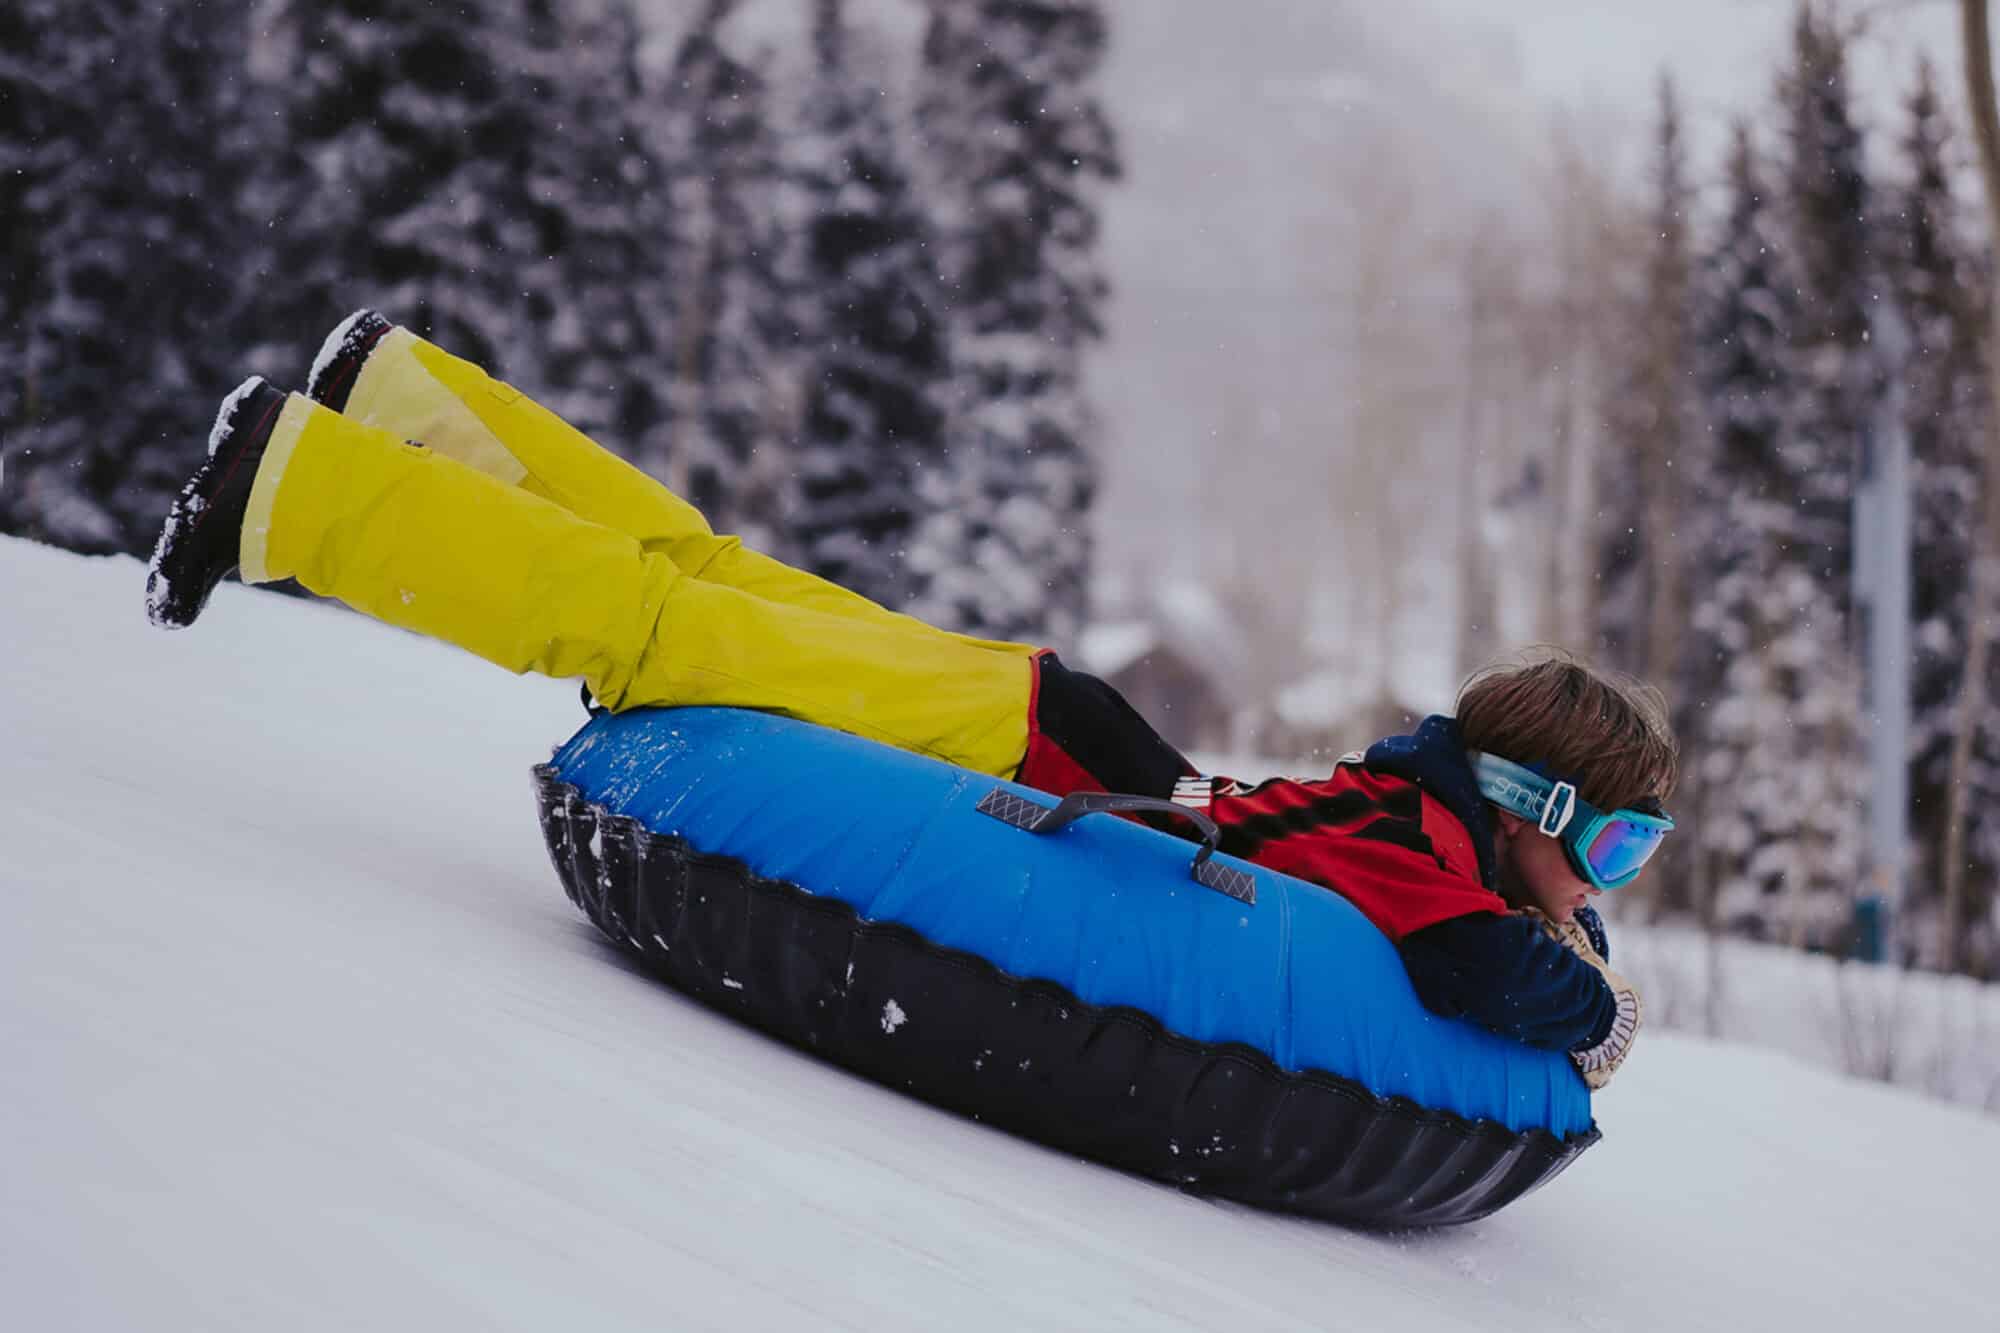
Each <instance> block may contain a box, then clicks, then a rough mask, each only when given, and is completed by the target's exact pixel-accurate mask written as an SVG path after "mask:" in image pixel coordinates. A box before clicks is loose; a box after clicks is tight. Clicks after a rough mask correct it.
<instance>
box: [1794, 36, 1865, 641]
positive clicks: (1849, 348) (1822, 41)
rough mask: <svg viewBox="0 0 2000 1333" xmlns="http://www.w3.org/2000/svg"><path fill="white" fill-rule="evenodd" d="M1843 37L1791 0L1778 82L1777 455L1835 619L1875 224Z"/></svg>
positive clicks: (1847, 583) (1843, 588)
mask: <svg viewBox="0 0 2000 1333" xmlns="http://www.w3.org/2000/svg"><path fill="white" fill-rule="evenodd" d="M1846 43H1847V38H1846V37H1845V35H1844V34H1843V33H1842V32H1841V30H1840V28H1839V26H1838V24H1836V23H1835V22H1834V20H1833V19H1832V18H1831V17H1830V16H1827V15H1824V14H1821V13H1820V12H1818V11H1817V10H1816V9H1815V8H1814V6H1813V4H1812V3H1811V0H1801V3H1800V5H1799V10H1798V15H1797V18H1796V21H1795V22H1794V24H1793V32H1792V55H1791V63H1790V65H1789V66H1788V67H1787V68H1786V70H1785V71H1784V74H1783V76H1782V77H1781V79H1780V81H1779V102H1780V114H1781V118H1782V122H1783V125H1784V134H1785V142H1786V153H1785V175H1784V192H1783V196H1782V199H1783V209H1782V213H1783V218H1784V231H1785V236H1786V253H1787V255H1788V257H1789V262H1790V264H1791V268H1792V272H1793V273H1794V275H1795V276H1796V278H1797V281H1798V284H1799V294H1798V300H1797V303H1796V305H1797V308H1796V311H1795V315H1794V322H1793V327H1792V350H1793V356H1794V360H1795V364H1796V378H1795V383H1796V385H1797V387H1798V393H1799V397H1798V401H1797V402H1796V403H1795V404H1794V405H1793V407H1792V414H1793V427H1794V429H1793V430H1792V432H1791V434H1790V438H1789V440H1788V441H1787V444H1786V448H1787V450H1788V451H1789V452H1791V453H1792V454H1794V455H1795V457H1794V458H1793V459H1792V460H1791V462H1790V464H1789V467H1788V473H1789V475H1790V477H1792V478H1793V479H1796V481H1797V482H1798V484H1799V487H1800V489H1799V491H1798V492H1797V494H1796V495H1795V496H1793V497H1792V498H1793V499H1794V500H1795V501H1796V502H1797V504H1798V506H1799V514H1800V518H1801V520H1802V526H1801V527H1800V528H1799V529H1798V531H1797V533H1796V538H1797V541H1798V546H1797V547H1796V549H1795V551H1794V554H1795V555H1796V557H1797V558H1798V559H1800V560H1802V561H1804V562H1805V564H1806V567H1807V568H1808V569H1809V570H1810V571H1811V573H1812V576H1813V577H1814V578H1815V579H1816V580H1818V581H1819V583H1820V584H1821V585H1822V586H1823V587H1824V588H1825V590H1826V595H1827V597H1828V598H1829V599H1830V601H1831V602H1832V604H1833V605H1834V606H1835V607H1836V608H1837V610H1838V612H1839V614H1840V615H1841V616H1842V617H1843V618H1844V617H1845V616H1846V614H1847V611H1848V608H1849V606H1850V603H1851V602H1852V599H1853V590H1852V565H1853V503H1854V488H1855V480H1856V472H1857V468H1858V465H1859V461H1860V459H1861V457H1862V450H1863V448H1864V437H1865V434H1866V432H1867V431H1868V429H1869V428H1870V423H1871V421H1872V419H1873V418H1872V413H1871V406H1870V405H1871V404H1872V403H1873V402H1874V401H1875V400H1876V399H1877V397H1878V395H1879V393H1880V390H1881V383H1882V369H1881V366H1880V364H1879V359H1878V358H1877V356H1876V355H1875V353H1874V350H1873V349H1872V348H1871V347H1870V345H1869V341H1868V337H1869V325H1868V321H1869V310H1870V306H1871V304H1872V302H1873V301H1874V299H1875V297H1876V295H1877V293H1876V290H1875V288H1876V284H1877V281H1878V273H1879V266H1878V264H1877V262H1876V255H1875V253H1874V251H1875V248H1876V235H1875V233H1876V227H1875V224H1874V222H1873V200H1872V199H1871V198H1870V192H1869V187H1868V180H1867V175H1866V172H1865V169H1864V162H1863V150H1862V139H1861V131H1860V128H1859V127H1858V125H1857V124H1856V123H1855V119H1854V110H1853V102H1852V95H1851V92H1850V90H1849V85H1848V77H1847V50H1846Z"/></svg>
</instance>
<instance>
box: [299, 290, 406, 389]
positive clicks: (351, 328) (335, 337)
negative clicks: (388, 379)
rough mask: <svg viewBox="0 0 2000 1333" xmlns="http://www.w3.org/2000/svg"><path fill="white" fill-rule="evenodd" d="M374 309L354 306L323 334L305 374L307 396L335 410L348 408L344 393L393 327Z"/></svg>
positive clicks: (359, 375) (359, 374)
mask: <svg viewBox="0 0 2000 1333" xmlns="http://www.w3.org/2000/svg"><path fill="white" fill-rule="evenodd" d="M395 327H396V326H395V325H394V324H391V323H390V322H389V320H388V318H387V317H386V316H384V315H383V314H382V313H381V312H380V311H376V310H357V311H355V312H354V313H353V314H351V315H349V316H348V317H347V318H346V319H344V320H342V321H341V322H340V325H339V327H337V328H336V329H334V331H333V332H332V333H329V334H328V335H327V336H326V342H325V343H323V344H322V345H321V346H320V349H319V355H318V356H317V357H316V358H314V360H313V368H312V374H311V375H309V376H307V377H306V397H308V398H310V399H312V400H313V401H314V402H315V403H318V404H319V405H320V406H321V407H326V408H331V409H332V410H334V411H335V412H344V411H346V410H347V397H348V395H349V394H351V393H353V392H354V382H355V381H356V380H357V379H359V378H361V367H362V365H363V364H364V363H365V362H366V361H367V360H368V354H369V353H370V352H372V351H374V350H375V344H376V343H378V342H381V341H382V335H383V334H385V333H387V332H388V331H389V330H391V329H393V328H395Z"/></svg>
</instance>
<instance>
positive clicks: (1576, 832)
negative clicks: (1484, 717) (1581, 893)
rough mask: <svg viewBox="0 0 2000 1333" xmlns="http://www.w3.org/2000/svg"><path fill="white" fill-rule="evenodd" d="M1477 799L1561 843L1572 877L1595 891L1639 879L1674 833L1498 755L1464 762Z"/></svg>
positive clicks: (1656, 818) (1667, 822)
mask: <svg viewBox="0 0 2000 1333" xmlns="http://www.w3.org/2000/svg"><path fill="white" fill-rule="evenodd" d="M1469 757H1470V758H1471V760H1472V772H1473V776H1474V777H1476V778H1477V779H1478V780H1479V794H1480V795H1481V796H1484V797H1485V798H1486V799H1487V800H1489V801H1491V802H1493V804H1495V805H1497V806H1499V807H1500V808H1501V809H1502V810H1506V811H1508V812H1509V813H1511V814H1516V815H1519V816H1520V817H1521V818H1523V819H1527V820H1532V821H1534V824H1535V827H1537V828H1538V829H1540V830H1541V831H1542V832H1543V833H1546V834H1547V835H1548V836H1549V837H1551V838H1555V839H1557V840H1558V841H1560V842H1561V843H1562V848H1563V851H1564V853H1565V854H1566V855H1567V856H1568V857H1569V863H1570V866H1571V868H1572V869H1574V870H1575V871H1576V873H1577V876H1578V877H1579V878H1581V879H1582V880H1584V881H1585V882H1586V883H1588V884H1590V885H1592V886H1594V887H1596V888H1599V889H1618V888H1623V887H1624V886H1625V885H1627V884H1630V883H1631V882H1632V881H1633V880H1635V879H1637V878H1638V877H1639V872H1640V871H1641V870H1643V869H1645V867H1646V862H1648V861H1650V860H1651V859H1652V858H1653V853H1654V852H1657V851H1658V850H1660V843H1661V841H1662V840H1663V839H1665V838H1666V836H1667V834H1669V833H1671V832H1672V831H1673V827H1674V821H1673V820H1672V819H1671V818H1670V817H1669V816H1667V815H1664V814H1658V815H1654V814H1648V813H1646V812H1645V811H1643V810H1613V811H1610V812H1608V813H1607V812H1605V811H1602V810H1599V809H1598V808H1597V807H1596V806H1594V805H1592V804H1591V803H1590V802H1588V801H1586V800H1584V799H1583V798H1582V797H1580V796H1578V795H1577V794H1576V787H1575V785H1574V784H1573V783H1569V782H1564V781H1562V780H1561V779H1558V778H1546V777H1543V776H1542V775H1541V774H1540V773H1537V772H1535V770H1533V769H1532V768H1527V767H1524V766H1522V765H1520V764H1517V763H1514V762H1513V761H1512V760H1508V759H1502V758H1501V757H1500V756H1499V755H1497V754H1481V753H1479V752H1477V751H1475V752H1473V753H1472V754H1471V755H1470V756H1469Z"/></svg>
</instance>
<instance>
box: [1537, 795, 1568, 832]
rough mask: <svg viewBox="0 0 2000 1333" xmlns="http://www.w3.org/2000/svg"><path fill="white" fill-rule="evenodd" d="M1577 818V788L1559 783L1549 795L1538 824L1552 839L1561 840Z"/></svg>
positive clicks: (1543, 805)
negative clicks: (1570, 824)
mask: <svg viewBox="0 0 2000 1333" xmlns="http://www.w3.org/2000/svg"><path fill="white" fill-rule="evenodd" d="M1575 816H1576V788H1575V787H1573V786H1571V785H1570V784H1569V783H1567V782H1558V783H1556V785H1555V790H1553V791H1551V792H1550V793H1549V799H1548V800H1547V801H1545V802H1543V804H1542V815H1541V818H1540V819H1539V820H1537V821H1536V823H1537V824H1538V825H1539V826H1540V827H1541V830H1542V832H1544V833H1546V834H1548V835H1549V836H1550V837H1551V838H1560V837H1561V836H1562V831H1563V830H1564V829H1566V828H1568V827H1569V821H1570V820H1571V819H1573V818H1575Z"/></svg>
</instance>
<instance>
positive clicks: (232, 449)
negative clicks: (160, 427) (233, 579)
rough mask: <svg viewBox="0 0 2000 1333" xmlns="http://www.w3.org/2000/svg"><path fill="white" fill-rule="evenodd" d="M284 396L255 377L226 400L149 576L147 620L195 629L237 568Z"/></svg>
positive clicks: (176, 506) (155, 553) (170, 518)
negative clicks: (247, 518)
mask: <svg viewBox="0 0 2000 1333" xmlns="http://www.w3.org/2000/svg"><path fill="white" fill-rule="evenodd" d="M285 398H286V396H285V395H284V394H283V393H281V392H279V391H278V390H277V389H274V388H272V387H271V386H270V385H269V384H268V383H266V382H265V381H264V379H263V378H262V377H261V376H257V375H252V376H251V377H250V378H249V379H247V380H245V381H243V383H242V384H241V385H239V386H238V387H237V389H236V392H234V393H232V394H230V395H229V397H227V398H225V399H223V402H222V410H221V411H220V412H219V413H217V414H216V418H215V429H214V430H213V431H211V432H210V433H209V437H208V460H207V461H206V462H204V463H203V464H202V465H201V468H200V469H199V470H198V471H197V472H196V473H195V474H194V476H193V477H192V478H190V479H189V481H188V484H187V485H186V486H184V487H182V488H181V494H180V498H179V499H178V500H176V501H174V507H173V509H172V510H171V511H169V512H168V514H167V522H166V526H165V527H163V528H162V529H161V530H160V542H159V545H158V546H157V547H155V548H154V551H153V563H152V565H151V566H150V567H149V568H148V569H147V572H146V615H147V617H148V618H149V619H150V620H151V621H152V622H153V623H154V624H155V625H158V626H160V627H161V628H162V629H185V628H186V627H187V626H189V625H192V624H194V622H195V617H197V616H199V615H200V614H201V610H202V608H203V607H204V606H206V605H207V604H208V596H209V594H210V593H212V592H214V591H215V585H216V584H218V583H220V582H222V580H223V578H224V576H225V575H227V574H228V573H229V572H230V571H231V570H233V569H235V568H236V566H237V562H238V560H239V559H240V558H241V551H242V543H243V514H244V511H245V510H247V509H248V508H249V506H250V487H251V484H252V483H253V482H255V481H256V479H257V465H258V464H259V463H260V462H262V461H263V458H264V446H265V445H266V444H268V443H269V442H270V439H271V430H272V428H273V427H274V426H275V425H277V422H278V415H279V413H281V412H283V411H284V409H285Z"/></svg>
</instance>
